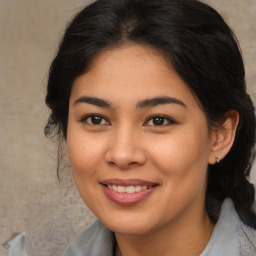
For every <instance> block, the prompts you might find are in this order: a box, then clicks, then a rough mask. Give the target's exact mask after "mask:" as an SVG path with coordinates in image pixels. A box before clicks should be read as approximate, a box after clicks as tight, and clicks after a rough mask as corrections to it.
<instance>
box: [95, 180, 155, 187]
mask: <svg viewBox="0 0 256 256" xmlns="http://www.w3.org/2000/svg"><path fill="white" fill-rule="evenodd" d="M100 183H101V184H104V185H119V186H132V185H134V186H136V185H137V186H154V185H157V183H153V182H150V181H145V180H139V179H128V180H122V179H108V180H102V181H101V182H100Z"/></svg>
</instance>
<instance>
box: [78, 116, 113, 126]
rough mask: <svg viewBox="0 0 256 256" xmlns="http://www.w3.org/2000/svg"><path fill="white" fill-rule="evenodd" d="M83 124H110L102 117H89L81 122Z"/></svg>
mask: <svg viewBox="0 0 256 256" xmlns="http://www.w3.org/2000/svg"><path fill="white" fill-rule="evenodd" d="M81 121H82V122H85V123H87V124H90V125H107V124H109V122H108V121H107V120H106V119H105V118H104V117H102V116H99V115H89V116H86V117H84V118H82V120H81Z"/></svg>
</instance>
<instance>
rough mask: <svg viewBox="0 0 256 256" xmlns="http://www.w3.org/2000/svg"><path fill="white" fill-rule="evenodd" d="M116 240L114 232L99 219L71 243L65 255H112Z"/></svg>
mask: <svg viewBox="0 0 256 256" xmlns="http://www.w3.org/2000/svg"><path fill="white" fill-rule="evenodd" d="M114 241H115V238H114V234H113V233H112V232H111V231H110V230H108V229H107V228H105V227H104V226H103V225H102V224H101V222H100V221H98V220H97V221H96V222H94V224H92V225H91V226H90V227H89V228H87V229H86V230H85V231H83V232H82V233H81V234H80V235H78V236H77V237H76V238H75V239H74V240H73V241H72V242H71V243H70V244H69V246H68V247H67V249H66V251H65V252H64V254H63V256H80V255H83V256H90V255H95V256H101V255H106V256H111V255H112V253H113V247H114Z"/></svg>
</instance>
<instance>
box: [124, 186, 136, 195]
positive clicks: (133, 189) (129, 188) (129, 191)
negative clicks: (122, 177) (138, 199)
mask: <svg viewBox="0 0 256 256" xmlns="http://www.w3.org/2000/svg"><path fill="white" fill-rule="evenodd" d="M125 192H126V193H129V194H131V193H134V192H135V187H134V186H128V187H126V191H125Z"/></svg>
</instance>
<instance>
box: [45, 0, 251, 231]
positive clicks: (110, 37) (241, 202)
mask: <svg viewBox="0 0 256 256" xmlns="http://www.w3.org/2000/svg"><path fill="white" fill-rule="evenodd" d="M128 42H130V43H135V44H140V45H145V46H150V47H153V48H155V49H157V50H158V51H159V52H161V53H162V54H163V55H164V56H165V57H166V58H167V59H169V61H170V63H171V65H172V66H173V67H174V69H175V70H176V72H177V73H178V74H179V76H180V77H181V78H182V79H183V81H184V82H185V83H186V85H187V86H188V87H189V88H190V89H191V91H192V93H193V94H194V95H195V96H196V98H197V99H198V101H199V102H200V105H201V106H202V109H203V111H204V113H205V115H206V118H207V120H208V124H209V127H210V128H211V127H215V126H217V125H220V124H221V123H222V122H223V120H224V119H225V116H226V114H227V112H228V111H229V110H237V111H238V112H239V124H238V128H237V132H236V137H235V141H234V144H233V146H232V148H231V150H230V152H229V153H228V154H227V156H226V157H225V158H224V159H223V160H222V161H221V163H219V164H215V165H209V168H208V188H207V197H206V207H207V211H208V214H209V216H210V218H211V219H212V220H213V221H216V219H217V215H218V213H219V208H220V205H221V203H222V202H223V200H224V199H225V198H226V197H230V198H231V199H232V200H233V202H234V205H235V208H236V210H237V212H238V214H239V216H240V218H241V219H242V221H243V222H244V223H246V224H247V225H250V226H251V227H254V228H256V215H255V213H254V212H253V210H252V205H253V202H254V200H255V198H254V197H255V193H254V187H253V185H252V184H250V182H249V181H248V180H247V178H248V177H249V175H250V170H251V165H252V161H253V158H254V143H255V114H254V107H253V103H252V101H251V98H250V97H249V95H248V94H247V92H246V84H245V71H244V64H243V60H242V57H241V53H240V49H239V45H238V42H237V39H236V37H235V35H234V34H233V32H232V30H231V29H230V27H229V26H228V25H227V24H226V23H225V21H224V20H223V18H222V17H221V16H220V15H219V14H218V13H217V12H216V11H215V10H214V9H213V8H211V7H209V6H208V5H206V4H203V3H201V2H199V1H197V0H161V1H155V0H118V1H116V0H98V1H96V2H94V3H92V4H91V5H89V6H87V7H86V8H84V9H83V10H82V11H81V12H80V13H78V14H77V15H76V16H75V18H74V19H73V20H72V22H71V23H70V24H69V26H68V27H67V29H66V32H65V35H64V37H63V40H62V42H61V44H60V47H59V51H58V53H57V55H56V57H55V59H54V60H53V62H52V65H51V67H50V72H49V81H48V87H47V96H46V104H47V106H49V108H50V109H51V114H50V117H49V120H48V124H47V126H46V127H45V134H46V135H47V136H52V135H57V137H58V138H59V140H60V141H61V140H65V139H66V136H67V124H68V108H69V97H70V91H71V87H72V84H73V81H74V79H75V78H76V77H77V76H79V75H81V74H83V73H86V71H87V69H88V67H89V65H90V63H91V61H92V60H93V59H94V58H95V56H96V55H98V54H100V52H102V51H104V50H105V49H108V48H113V47H118V46H120V45H122V44H125V43H128Z"/></svg>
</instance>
